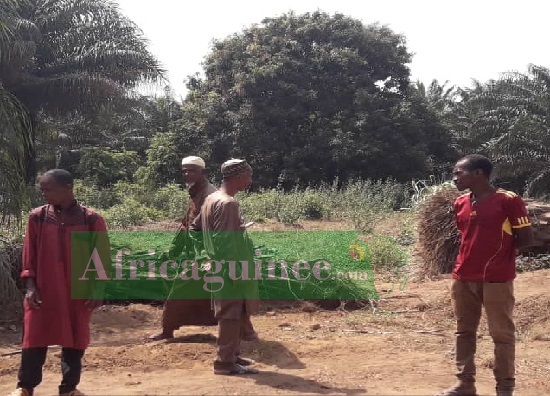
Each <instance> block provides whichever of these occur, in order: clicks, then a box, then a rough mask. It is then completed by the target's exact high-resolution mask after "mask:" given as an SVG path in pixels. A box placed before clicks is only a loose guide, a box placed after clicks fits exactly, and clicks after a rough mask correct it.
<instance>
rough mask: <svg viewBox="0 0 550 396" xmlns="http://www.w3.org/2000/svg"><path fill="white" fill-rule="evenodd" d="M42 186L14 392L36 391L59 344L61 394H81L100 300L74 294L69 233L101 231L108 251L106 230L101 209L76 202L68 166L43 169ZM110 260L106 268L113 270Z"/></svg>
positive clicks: (29, 238)
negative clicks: (85, 358)
mask: <svg viewBox="0 0 550 396" xmlns="http://www.w3.org/2000/svg"><path fill="white" fill-rule="evenodd" d="M40 190H41V192H42V195H43V196H44V198H45V200H46V202H47V204H46V205H43V206H41V207H38V208H36V209H34V210H33V211H32V212H31V214H30V216H29V222H28V225H27V231H26V234H25V241H24V247H23V271H22V272H21V277H22V278H23V281H24V285H25V287H26V290H27V291H26V294H25V299H24V303H23V304H24V327H23V345H22V354H21V366H20V369H19V374H18V383H17V389H16V390H15V391H14V392H13V395H23V396H29V395H32V393H33V390H34V388H35V387H36V386H38V384H40V382H41V381H42V366H43V365H44V362H45V360H46V353H47V351H48V346H50V345H60V346H61V347H62V352H61V371H62V375H63V379H62V381H61V384H60V386H59V394H60V395H71V396H75V395H79V394H81V393H80V392H79V391H78V390H77V389H76V387H77V385H78V383H79V382H80V374H81V370H82V363H81V361H82V357H83V355H84V351H85V349H86V348H87V347H88V344H89V342H90V329H89V324H90V318H91V315H92V311H93V310H94V309H95V308H97V307H98V306H100V305H101V303H102V301H101V300H100V299H91V298H90V299H88V300H85V299H73V298H72V297H71V232H73V231H103V232H100V233H98V235H101V236H100V237H98V238H100V239H101V240H102V242H103V243H106V245H104V246H103V247H105V246H106V247H107V252H108V237H107V235H106V232H105V231H106V230H107V228H106V225H105V221H104V219H103V218H102V217H101V216H100V215H99V214H98V213H96V212H94V211H92V210H90V209H88V208H86V207H84V206H82V205H80V204H79V203H78V202H77V201H76V200H75V198H74V195H73V177H72V175H71V174H70V173H69V172H67V171H66V170H63V169H53V170H50V171H48V172H46V173H44V174H43V175H42V177H41V178H40ZM96 242H97V241H96ZM104 251H105V250H104ZM106 261H107V260H106ZM108 261H109V262H108V263H107V262H105V263H104V266H105V267H104V268H105V269H106V270H107V271H110V259H108ZM96 298H97V295H96Z"/></svg>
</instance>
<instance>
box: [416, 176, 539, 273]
mask: <svg viewBox="0 0 550 396" xmlns="http://www.w3.org/2000/svg"><path fill="white" fill-rule="evenodd" d="M460 195H461V193H460V192H459V191H457V190H456V188H454V187H452V185H448V186H445V187H443V188H440V189H437V190H435V192H434V193H433V194H430V195H428V196H425V197H424V199H423V201H422V202H421V203H420V204H419V206H418V215H417V216H418V246H417V254H418V256H419V258H420V262H419V264H418V266H417V268H415V269H414V271H415V275H416V276H418V277H420V278H431V277H434V276H437V275H439V274H448V273H450V272H451V271H452V268H453V265H454V262H455V259H456V255H457V253H458V245H459V235H458V230H457V228H456V224H455V218H454V215H453V213H452V207H453V203H454V201H455V199H456V198H458V197H459V196H460ZM524 201H525V204H526V206H527V212H528V213H529V218H530V220H531V224H532V225H533V229H534V236H535V243H534V245H533V246H532V247H531V248H530V249H529V251H528V252H525V253H524V254H527V253H529V254H543V253H548V252H550V204H548V203H544V202H540V201H535V200H533V199H529V198H525V199H524ZM520 261H521V260H520ZM533 268H537V267H533Z"/></svg>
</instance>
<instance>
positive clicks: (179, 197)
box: [152, 184, 189, 220]
mask: <svg viewBox="0 0 550 396" xmlns="http://www.w3.org/2000/svg"><path fill="white" fill-rule="evenodd" d="M152 197H153V202H152V204H153V207H154V208H155V209H157V210H159V211H161V212H162V213H163V215H162V216H163V218H166V219H168V220H180V219H182V218H183V216H184V214H185V210H186V208H187V202H188V200H189V194H188V192H187V190H183V189H182V188H181V187H180V185H179V184H168V185H166V186H164V187H161V188H160V189H158V190H157V191H155V193H154V194H153V196H152Z"/></svg>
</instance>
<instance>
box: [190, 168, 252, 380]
mask: <svg viewBox="0 0 550 396" xmlns="http://www.w3.org/2000/svg"><path fill="white" fill-rule="evenodd" d="M221 171H222V175H223V183H222V186H221V188H220V190H219V191H217V192H215V193H213V194H211V195H209V196H208V197H207V198H206V200H205V202H204V205H203V207H202V209H201V214H200V221H201V225H202V233H203V243H204V255H205V257H206V258H207V261H206V266H207V267H208V266H210V268H212V273H213V274H214V273H215V274H216V275H218V276H220V277H222V278H223V287H222V289H223V290H221V291H219V292H214V293H213V304H214V314H215V317H216V319H217V320H218V340H217V357H216V360H215V361H214V373H215V374H225V375H229V374H255V373H258V371H257V370H255V369H252V368H250V367H247V366H249V365H250V364H253V363H254V362H253V361H251V360H249V359H244V358H241V357H240V356H239V348H240V341H241V339H242V338H243V336H244V334H245V332H246V331H247V330H246V329H247V326H249V324H250V315H252V314H254V313H256V312H257V311H258V308H259V294H258V285H257V282H256V281H254V280H236V279H231V275H230V274H231V271H230V270H229V263H230V262H231V263H232V264H233V265H234V266H236V267H238V268H237V272H238V273H240V272H241V271H242V268H243V266H245V265H248V268H249V278H253V277H254V276H253V274H254V271H253V266H254V259H253V257H254V251H253V245H252V243H251V241H250V239H249V238H248V235H247V233H246V230H245V229H246V227H245V224H244V221H243V219H242V216H241V213H240V208H239V203H238V202H237V201H236V200H235V198H234V197H235V195H236V194H237V193H238V192H239V191H243V190H245V189H246V188H247V187H248V186H249V185H250V183H251V182H252V168H251V167H250V165H248V163H247V162H246V161H244V160H229V161H227V162H225V163H224V164H223V165H222V167H221ZM214 267H217V268H216V269H214ZM251 268H252V271H251V270H250V269H251ZM218 270H219V271H218ZM212 290H213V289H212Z"/></svg>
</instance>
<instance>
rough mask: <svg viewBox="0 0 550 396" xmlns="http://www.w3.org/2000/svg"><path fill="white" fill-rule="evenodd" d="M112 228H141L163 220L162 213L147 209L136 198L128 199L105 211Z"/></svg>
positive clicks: (106, 218) (104, 213) (106, 219)
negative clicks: (146, 224) (140, 226)
mask: <svg viewBox="0 0 550 396" xmlns="http://www.w3.org/2000/svg"><path fill="white" fill-rule="evenodd" d="M103 215H104V217H105V221H106V222H107V224H108V226H109V227H110V228H128V227H131V226H139V225H143V224H145V223H149V222H152V221H155V220H159V219H160V218H162V213H161V212H160V211H158V210H156V209H154V208H150V207H147V206H145V205H143V204H142V203H140V202H139V201H137V200H136V199H134V198H126V199H124V200H123V201H122V203H120V204H117V205H114V206H113V207H111V208H109V209H107V210H105V211H103Z"/></svg>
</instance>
